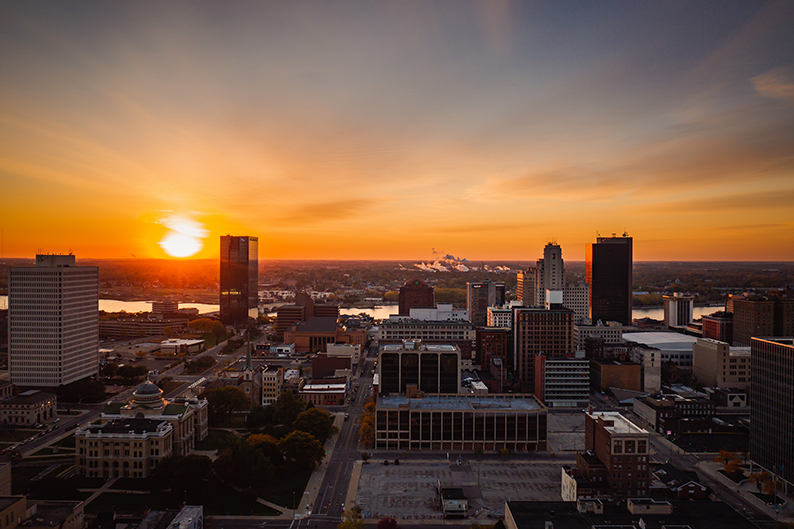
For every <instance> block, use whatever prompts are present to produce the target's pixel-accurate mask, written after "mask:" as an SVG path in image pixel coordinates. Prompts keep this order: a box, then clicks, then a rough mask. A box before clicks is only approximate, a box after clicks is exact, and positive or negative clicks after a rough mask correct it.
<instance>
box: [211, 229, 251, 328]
mask: <svg viewBox="0 0 794 529" xmlns="http://www.w3.org/2000/svg"><path fill="white" fill-rule="evenodd" d="M258 282H259V238H258V237H245V236H243V237H240V236H236V235H222V236H221V281H220V283H221V300H220V305H221V321H222V322H223V323H225V324H226V325H241V324H244V323H247V322H248V318H256V317H257V316H258V315H259V314H258V307H259V294H258V292H257V288H258Z"/></svg>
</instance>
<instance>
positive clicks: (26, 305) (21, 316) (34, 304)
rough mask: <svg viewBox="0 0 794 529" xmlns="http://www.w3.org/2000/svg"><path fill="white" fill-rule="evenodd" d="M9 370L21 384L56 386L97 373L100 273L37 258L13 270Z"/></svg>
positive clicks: (68, 260) (63, 260) (61, 258)
mask: <svg viewBox="0 0 794 529" xmlns="http://www.w3.org/2000/svg"><path fill="white" fill-rule="evenodd" d="M8 275H9V285H8V287H9V288H8V309H9V319H8V323H9V338H8V342H9V362H8V363H9V372H10V376H11V382H13V383H14V384H16V385H18V386H46V387H56V386H61V385H64V384H69V383H71V382H74V381H76V380H81V379H83V378H86V377H89V376H92V375H96V374H97V372H98V369H99V269H98V268H97V267H95V266H76V264H75V258H74V256H73V255H37V256H36V265H35V266H33V267H11V268H10V269H9V274H8Z"/></svg>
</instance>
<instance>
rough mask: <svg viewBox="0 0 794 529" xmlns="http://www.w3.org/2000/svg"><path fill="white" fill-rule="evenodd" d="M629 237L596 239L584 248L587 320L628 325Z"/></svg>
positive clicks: (629, 284)
mask: <svg viewBox="0 0 794 529" xmlns="http://www.w3.org/2000/svg"><path fill="white" fill-rule="evenodd" d="M632 245H633V243H632V238H631V237H628V236H627V234H625V233H624V234H623V236H622V237H616V236H614V235H613V236H612V237H598V238H597V239H596V242H595V243H594V244H588V245H587V255H586V259H585V275H586V278H585V281H586V282H587V283H588V284H589V285H590V319H591V320H593V323H597V322H598V321H599V320H600V321H602V322H604V323H606V322H608V321H617V322H620V323H622V324H623V325H631V323H632V319H631V302H632V299H631V285H632V268H633V262H632Z"/></svg>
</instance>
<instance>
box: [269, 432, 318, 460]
mask: <svg viewBox="0 0 794 529" xmlns="http://www.w3.org/2000/svg"><path fill="white" fill-rule="evenodd" d="M278 448H279V450H280V451H281V454H282V455H283V456H284V459H286V460H287V461H291V462H293V463H294V464H296V465H299V466H305V467H308V468H311V467H313V466H315V465H318V464H320V463H321V462H322V460H323V458H324V457H325V449H324V448H323V445H321V444H320V441H318V440H317V439H315V438H314V437H313V436H312V435H311V434H308V433H306V432H301V431H295V432H292V433H291V434H289V435H288V436H286V437H285V438H284V439H282V440H281V441H279V443H278Z"/></svg>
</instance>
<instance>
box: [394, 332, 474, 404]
mask: <svg viewBox="0 0 794 529" xmlns="http://www.w3.org/2000/svg"><path fill="white" fill-rule="evenodd" d="M460 369H461V353H460V349H458V347H457V346H455V345H449V344H447V345H435V344H425V343H423V341H420V340H405V341H404V342H403V343H402V344H400V345H382V346H381V347H380V353H379V355H378V374H379V378H380V392H381V394H395V393H402V394H405V392H406V391H407V390H408V387H409V386H414V387H416V388H417V389H418V390H419V391H422V392H424V393H427V394H431V393H450V394H452V393H459V392H460V387H461V385H460V381H461V379H460Z"/></svg>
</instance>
